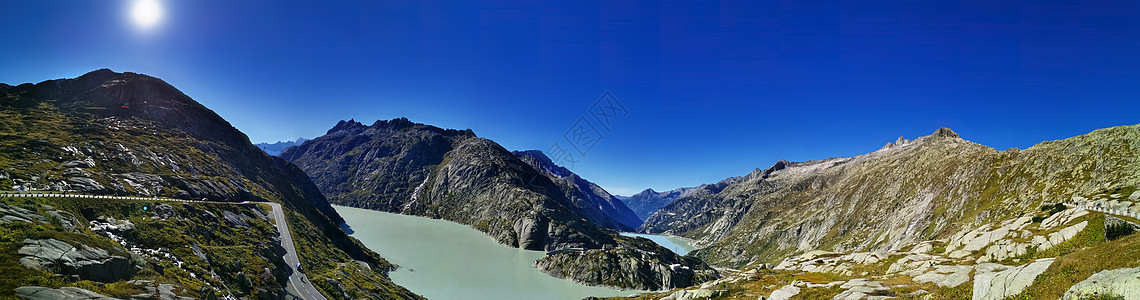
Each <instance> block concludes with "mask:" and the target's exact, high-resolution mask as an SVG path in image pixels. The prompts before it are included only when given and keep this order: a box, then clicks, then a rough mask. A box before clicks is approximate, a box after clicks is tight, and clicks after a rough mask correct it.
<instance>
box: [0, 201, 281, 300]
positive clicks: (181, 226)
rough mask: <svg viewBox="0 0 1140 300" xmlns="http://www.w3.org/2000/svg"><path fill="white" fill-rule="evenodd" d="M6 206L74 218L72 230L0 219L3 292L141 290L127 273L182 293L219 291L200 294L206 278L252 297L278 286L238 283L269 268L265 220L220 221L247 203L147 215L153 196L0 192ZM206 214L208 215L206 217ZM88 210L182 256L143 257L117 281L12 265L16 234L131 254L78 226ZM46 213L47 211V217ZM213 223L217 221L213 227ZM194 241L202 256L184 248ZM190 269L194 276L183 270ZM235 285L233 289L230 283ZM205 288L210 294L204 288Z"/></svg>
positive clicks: (136, 239) (141, 242)
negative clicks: (142, 264) (239, 224)
mask: <svg viewBox="0 0 1140 300" xmlns="http://www.w3.org/2000/svg"><path fill="white" fill-rule="evenodd" d="M3 202H4V203H5V204H8V205H13V206H19V207H23V208H26V209H34V210H35V211H36V212H38V213H39V214H41V215H44V216H46V214H45V213H44V211H43V208H42V205H45V204H46V205H50V206H52V207H54V208H55V209H58V210H63V211H67V212H70V213H71V214H73V215H75V217H76V218H77V219H78V221H79V225H80V226H79V227H78V228H77V230H78V232H69V231H65V230H63V228H61V227H59V226H58V225H57V224H59V222H51V223H48V224H39V223H35V224H33V223H26V222H11V223H3V224H0V274H2V275H0V290H7V291H11V290H13V289H15V288H16V287H20V286H29V285H35V286H46V287H53V288H54V287H60V286H76V287H80V288H84V289H88V290H91V291H94V292H96V293H101V294H104V295H110V296H115V297H129V296H130V295H134V294H139V293H142V292H144V290H142V289H141V287H137V286H134V285H132V284H128V283H126V281H129V280H131V279H148V280H155V281H157V282H158V283H175V284H179V285H181V289H179V291H180V292H181V293H182V295H184V296H189V297H195V298H201V297H206V296H221V295H207V294H202V293H201V291H203V289H202V287H203V286H205V285H206V284H210V285H213V286H215V287H219V288H222V289H223V290H225V288H224V287H229V291H231V292H233V293H234V294H235V295H238V296H248V297H257V291H256V288H262V289H266V290H280V288H281V283H280V282H278V280H268V281H266V280H255V281H253V282H250V284H243V282H246V281H247V280H243V278H242V277H243V276H245V275H247V274H255V275H260V274H261V273H262V271H263V270H264V269H265V268H269V269H271V270H273V269H276V266H275V265H274V262H273V260H274V259H276V260H280V259H279V258H274V256H273V255H272V252H271V251H269V249H270V247H271V246H272V244H271V243H270V242H271V239H270V238H271V237H272V236H273V235H275V234H276V233H275V231H274V229H273V228H272V225H271V224H269V223H268V222H267V221H265V220H260V219H252V218H251V219H247V220H246V221H247V222H248V223H249V224H250V227H249V228H245V229H242V228H235V227H230V226H226V225H224V224H226V223H225V220H224V219H222V218H221V216H222V211H223V210H228V211H231V212H235V213H239V214H242V213H244V214H245V215H247V216H253V215H254V214H253V213H252V212H251V211H249V209H250V207H248V206H244V207H243V206H237V205H218V204H181V203H175V204H173V205H172V207H173V208H174V211H175V213H176V214H177V215H178V217H175V218H170V219H167V220H159V219H151V218H150V216H149V215H148V214H147V213H146V212H144V211H143V210H142V209H141V207H142V206H143V205H151V207H153V205H155V204H157V203H153V202H147V201H126V200H104V199H100V200H91V199H74V198H22V199H15V198H3ZM210 213H212V214H214V216H216V217H211V216H210V215H209V214H210ZM91 216H107V217H114V218H116V219H119V220H130V221H131V222H132V223H134V224H135V229H134V230H132V231H129V232H128V234H126V235H125V236H124V237H125V238H127V240H128V241H129V242H130V243H131V244H132V245H136V246H140V247H144V248H150V249H155V248H167V249H170V251H171V252H172V253H173V254H174V255H176V256H177V257H178V259H180V260H182V261H183V262H184V264H183V266H182V267H178V266H176V265H175V264H173V262H171V261H169V260H148V261H147V264H146V268H144V269H143V270H141V271H139V272H138V273H137V274H136V275H135V276H134V277H133V278H129V279H125V280H123V281H118V282H105V283H101V282H93V281H88V280H80V281H73V280H71V279H68V278H65V277H58V276H54V275H52V274H49V273H47V272H42V271H36V270H32V269H28V268H24V267H23V266H21V265H20V264H19V257H18V255H17V254H16V252H17V250H18V249H19V248H20V247H22V245H23V240H24V239H47V238H51V239H57V240H61V241H64V242H68V243H71V244H72V245H75V246H79V245H87V246H91V247H94V248H99V249H105V250H108V251H109V252H111V253H112V254H115V255H120V256H124V257H130V256H131V254H130V253H129V252H128V251H127V250H126V249H124V248H123V247H122V246H120V245H119V244H118V243H117V242H115V241H112V240H111V239H108V238H106V237H103V236H100V235H98V234H96V233H94V232H92V231H90V230H89V229H87V228H86V226H85V224H87V222H88V221H90V220H89V219H88V218H89V217H91ZM49 219H50V217H49ZM53 223H54V224H53ZM219 224H222V225H221V226H219ZM194 244H197V245H199V246H202V249H203V252H204V253H205V255H206V256H207V258H206V259H202V258H200V257H198V256H196V255H194V254H193V253H192V252H191V251H190V246H191V245H194ZM211 271H213V273H216V274H218V275H219V278H213V277H210V276H209V274H210V272H211ZM190 272H193V273H195V274H196V275H197V278H194V277H193V276H191V275H190ZM235 288H237V289H235ZM210 294H213V293H212V292H211V293H210ZM0 298H3V296H0Z"/></svg>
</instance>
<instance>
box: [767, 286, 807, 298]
mask: <svg viewBox="0 0 1140 300" xmlns="http://www.w3.org/2000/svg"><path fill="white" fill-rule="evenodd" d="M799 293H800V288H798V287H796V286H794V285H791V284H789V285H785V286H784V287H782V288H780V289H778V290H775V291H772V294H771V295H769V296H768V300H788V299H791V298H792V296H795V295H798V294H799Z"/></svg>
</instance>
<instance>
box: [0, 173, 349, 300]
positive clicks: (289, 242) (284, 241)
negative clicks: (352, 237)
mask: <svg viewBox="0 0 1140 300" xmlns="http://www.w3.org/2000/svg"><path fill="white" fill-rule="evenodd" d="M0 197H10V198H31V197H60V198H81V199H113V200H136V201H169V202H186V203H213V204H250V203H253V202H249V201H244V202H224V201H208V200H205V199H203V200H185V199H172V198H158V197H130V196H104V195H81V194H66V193H58V192H11V191H4V192H0ZM257 203H265V204H267V205H269V206H270V207H272V208H273V212H272V213H270V216H271V217H273V220H274V221H275V222H274V223H275V224H274V226H276V227H277V232H279V233H281V247H283V248H285V264H286V265H288V267H289V269H290V270H292V274H290V275H289V282H288V284H287V285H286V286H285V290H286V291H288V292H289V294H290V296H293V297H294V298H300V299H305V300H327V299H326V298H325V296H324V295H321V292H320V291H318V290H317V288H316V287H314V286H313V284H312V283H311V282H309V278H308V277H306V276H305V274H304V273H301V272H298V271H297V269H296V266H297V263H298V262H300V259H298V258H297V248H296V247H295V246H294V245H293V235H292V234H291V232H290V231H289V225H288V224H289V223H287V222H288V221H287V219H286V218H285V210H284V209H282V208H281V204H279V203H272V202H257Z"/></svg>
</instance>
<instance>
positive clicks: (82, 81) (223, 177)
mask: <svg viewBox="0 0 1140 300" xmlns="http://www.w3.org/2000/svg"><path fill="white" fill-rule="evenodd" d="M0 113H2V114H3V118H0V132H2V133H3V134H2V136H3V139H2V140H0V167H2V168H3V170H2V171H0V173H3V175H4V176H3V179H0V184H2V185H3V188H4V189H9V188H17V189H26V190H58V191H73V192H80V193H92V194H117V195H140V196H164V197H172V198H182V199H201V198H206V199H209V200H215V201H246V200H250V201H263V200H265V201H273V202H280V203H282V204H284V205H285V207H286V208H287V212H288V215H289V216H290V217H296V218H295V219H293V220H295V221H296V224H294V222H292V221H291V222H290V226H293V227H296V228H313V229H315V230H317V231H318V232H324V233H325V234H323V235H313V234H305V233H301V234H296V233H295V234H294V236H295V237H296V238H297V239H298V240H299V242H298V251H299V252H301V253H302V254H304V255H313V256H312V257H314V258H315V260H321V261H320V262H314V265H312V266H311V267H312V268H313V269H314V272H316V271H331V270H332V269H334V268H337V267H336V264H337V263H338V262H351V261H353V260H360V261H364V262H368V263H370V264H372V265H374V266H378V267H379V268H378V269H377V270H387V269H389V268H390V267H391V265H390V264H388V263H387V262H386V261H384V260H383V259H382V258H380V257H379V256H377V255H376V254H375V253H372V252H371V251H369V250H367V249H366V248H364V247H363V246H361V245H360V244H359V242H357V241H356V240H355V239H352V238H350V237H348V236H347V235H346V234H344V233H343V232H342V231H340V230H339V229H338V227H337V224H338V223H339V222H341V221H342V220H341V219H340V216H339V215H337V214H336V212H335V211H334V210H333V209H332V207H331V206H330V205H329V204H328V202H327V201H326V200H325V198H324V196H323V195H322V194H321V193H320V191H319V190H318V189H317V188H316V186H315V185H313V183H312V182H311V181H310V180H309V179H308V177H307V176H306V175H305V174H304V173H303V172H302V171H301V170H300V169H299V168H297V167H296V166H294V165H293V164H291V163H289V162H287V161H285V160H283V159H280V158H276V157H271V156H268V155H266V154H265V153H263V152H262V151H261V150H259V149H258V148H257V147H255V146H253V144H251V143H250V142H249V139H248V138H247V137H246V136H245V134H243V133H241V132H240V131H238V130H237V129H235V128H234V127H233V126H231V125H230V123H229V122H227V121H226V120H224V119H222V118H221V117H220V116H218V115H217V114H215V113H214V112H213V111H211V110H210V109H208V108H206V107H204V106H202V105H201V104H199V103H198V102H196V101H194V100H193V99H191V98H190V97H188V96H186V95H185V94H183V93H182V92H180V91H179V90H178V89H176V88H174V87H173V86H171V85H169V84H167V83H166V82H164V81H162V80H160V79H158V78H154V77H150V76H146V75H141V74H134V73H116V72H113V71H111V70H107V69H102V70H97V71H93V72H90V73H87V74H85V75H83V76H80V77H79V78H75V79H59V80H49V81H44V82H41V83H38V84H21V85H18V86H14V87H12V86H7V85H5V86H0ZM203 226H207V225H203ZM318 253H319V254H318ZM317 255H319V256H317ZM306 263H308V262H306ZM306 267H310V266H306ZM367 273H370V274H371V275H364V276H366V277H371V278H374V279H375V280H378V281H376V282H375V283H374V284H372V287H371V288H360V287H359V286H355V285H354V283H351V282H348V281H340V282H341V283H343V284H344V285H345V286H346V287H347V289H348V290H350V292H349V293H350V294H354V295H360V296H369V295H382V296H394V295H399V297H414V295H412V294H411V293H410V292H407V291H406V290H404V289H402V288H400V287H398V286H396V285H395V284H393V283H391V281H388V280H387V278H386V276H384V274H380V276H377V274H376V273H372V271H367ZM313 274H321V273H313ZM326 279H328V280H334V281H335V280H342V279H344V278H325V277H324V276H321V275H315V276H313V280H314V281H316V280H322V281H324V280H326ZM330 288H331V286H330ZM369 289H371V290H369ZM326 292H332V290H326ZM337 293H341V291H339V290H338V291H337ZM390 293H394V294H390Z"/></svg>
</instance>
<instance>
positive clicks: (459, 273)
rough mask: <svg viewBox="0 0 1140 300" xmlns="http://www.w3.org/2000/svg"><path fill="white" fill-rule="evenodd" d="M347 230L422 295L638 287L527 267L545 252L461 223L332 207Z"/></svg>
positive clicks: (587, 292) (502, 295)
mask: <svg viewBox="0 0 1140 300" xmlns="http://www.w3.org/2000/svg"><path fill="white" fill-rule="evenodd" d="M333 207H334V208H335V209H336V211H337V213H339V214H340V215H341V216H342V217H344V220H345V221H346V223H348V226H349V227H350V228H351V232H350V233H351V235H352V237H355V238H357V239H359V240H360V241H361V242H363V243H364V245H365V246H367V247H368V248H369V249H372V250H373V251H376V253H379V254H380V256H383V257H384V258H385V259H387V260H388V261H389V262H392V263H394V264H397V265H399V266H400V268H399V269H398V270H396V271H395V272H392V273H391V274H390V275H391V277H392V281H395V282H396V283H397V284H400V285H402V286H404V287H407V288H408V289H409V290H411V291H412V292H415V293H417V294H420V295H423V296H425V297H427V298H428V299H582V298H585V297H588V296H596V297H612V296H629V295H633V294H636V293H638V292H641V291H636V290H625V291H623V290H616V289H610V288H602V287H591V286H585V285H581V284H578V283H575V282H573V281H569V280H565V279H559V278H555V277H551V276H550V275H546V274H545V273H542V272H541V271H539V270H538V269H537V268H535V267H534V266H533V264H534V261H536V260H538V259H540V258H542V257H543V256H544V255H546V253H544V252H541V251H529V250H521V249H517V248H511V247H507V246H504V245H501V244H499V243H497V242H495V240H494V239H492V238H491V237H489V236H487V235H486V234H483V233H482V232H479V231H477V230H475V229H473V228H471V227H469V226H467V225H463V224H458V223H453V222H448V221H443V220H435V219H430V218H423V217H414V216H406V215H399V214H392V213H385V212H379V211H374V210H367V209H358V208H351V207H343V206H333Z"/></svg>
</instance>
